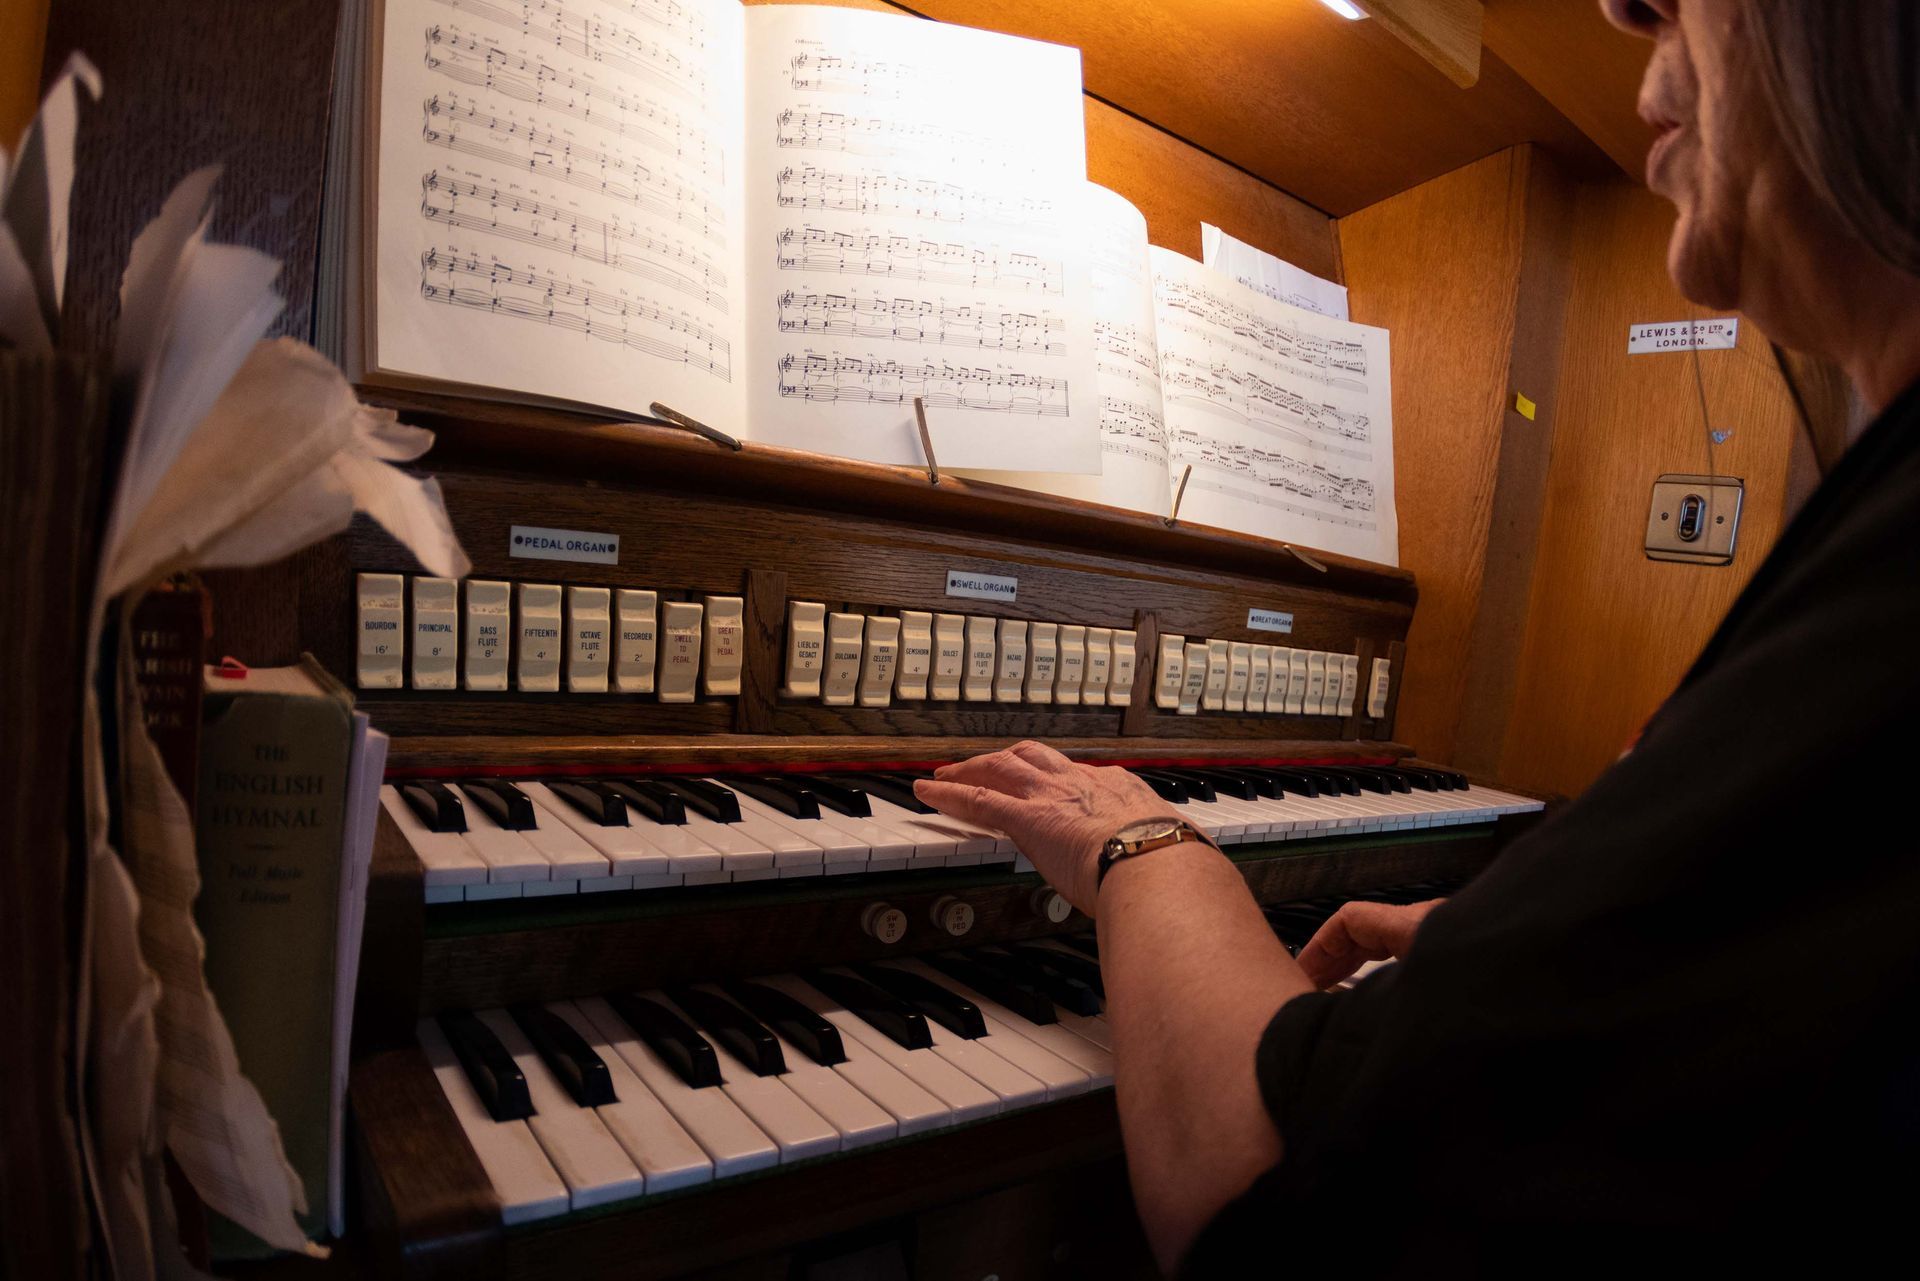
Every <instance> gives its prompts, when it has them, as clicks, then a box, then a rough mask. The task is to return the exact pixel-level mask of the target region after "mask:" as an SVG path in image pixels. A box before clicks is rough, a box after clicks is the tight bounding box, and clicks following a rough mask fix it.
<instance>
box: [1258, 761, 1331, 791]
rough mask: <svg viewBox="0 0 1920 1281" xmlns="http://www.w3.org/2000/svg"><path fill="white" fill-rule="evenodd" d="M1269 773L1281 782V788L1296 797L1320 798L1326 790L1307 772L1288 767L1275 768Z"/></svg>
mask: <svg viewBox="0 0 1920 1281" xmlns="http://www.w3.org/2000/svg"><path fill="white" fill-rule="evenodd" d="M1269 772H1270V773H1271V774H1272V775H1273V776H1274V778H1276V779H1278V780H1279V781H1280V784H1281V786H1283V787H1285V788H1286V789H1287V790H1288V791H1289V792H1292V793H1293V794H1294V795H1296V796H1318V795H1320V793H1322V792H1323V791H1325V790H1326V788H1325V787H1324V786H1323V785H1322V784H1321V782H1320V780H1319V779H1317V778H1314V777H1313V776H1312V775H1311V774H1308V773H1307V772H1306V771H1305V770H1300V769H1294V768H1292V767H1290V766H1287V767H1274V768H1272V769H1270V770H1269Z"/></svg>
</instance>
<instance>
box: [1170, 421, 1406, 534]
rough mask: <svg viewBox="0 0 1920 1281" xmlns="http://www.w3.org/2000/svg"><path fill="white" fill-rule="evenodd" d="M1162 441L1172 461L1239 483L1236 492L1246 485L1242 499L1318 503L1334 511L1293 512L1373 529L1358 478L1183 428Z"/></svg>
mask: <svg viewBox="0 0 1920 1281" xmlns="http://www.w3.org/2000/svg"><path fill="white" fill-rule="evenodd" d="M1167 437H1168V441H1167V443H1168V447H1169V452H1170V453H1171V455H1172V457H1173V459H1174V461H1175V462H1177V463H1187V462H1191V463H1193V464H1194V467H1195V468H1196V469H1199V468H1202V467H1205V468H1210V469H1212V470H1214V471H1215V472H1218V473H1221V474H1222V475H1223V476H1224V477H1226V478H1229V479H1230V480H1232V481H1237V482H1240V485H1238V486H1235V488H1236V489H1241V490H1244V489H1245V488H1246V486H1247V484H1248V483H1249V482H1250V483H1251V485H1252V486H1253V487H1254V488H1253V491H1252V492H1251V493H1242V494H1241V496H1243V497H1249V498H1252V499H1254V500H1255V501H1263V500H1264V501H1269V502H1271V501H1273V500H1275V499H1287V498H1293V499H1299V500H1302V501H1306V502H1313V503H1316V504H1323V505H1324V507H1326V508H1332V509H1334V510H1333V511H1331V512H1329V511H1326V510H1324V509H1319V508H1316V509H1309V508H1299V509H1298V510H1299V511H1300V512H1301V513H1302V514H1311V515H1313V516H1314V517H1315V518H1316V519H1320V520H1330V521H1333V522H1335V523H1340V524H1345V525H1348V526H1350V527H1353V528H1357V529H1370V528H1372V527H1373V522H1372V521H1370V520H1368V519H1367V517H1369V516H1371V515H1372V514H1373V511H1374V504H1375V494H1374V487H1373V482H1372V481H1370V480H1368V479H1366V478H1365V477H1363V476H1354V475H1349V474H1346V473H1343V472H1340V471H1336V470H1334V469H1333V468H1332V467H1330V466H1328V465H1327V464H1325V463H1323V462H1321V461H1319V460H1317V459H1316V460H1313V461H1308V460H1305V459H1301V458H1298V457H1296V456H1294V455H1292V454H1287V453H1283V452H1279V451H1273V450H1265V449H1261V448H1259V447H1258V446H1253V445H1246V444H1241V443H1238V442H1232V441H1222V440H1219V439H1217V438H1214V437H1209V436H1204V435H1202V434H1200V433H1198V432H1195V431H1192V430H1189V429H1186V428H1182V427H1173V428H1169V429H1168V432H1167ZM1196 483H1198V482H1197V481H1196ZM1343 513H1344V515H1343Z"/></svg>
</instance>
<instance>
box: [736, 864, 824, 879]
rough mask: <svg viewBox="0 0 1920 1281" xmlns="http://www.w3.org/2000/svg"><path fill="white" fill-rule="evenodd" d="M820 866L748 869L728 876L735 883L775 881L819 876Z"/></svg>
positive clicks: (804, 865)
mask: <svg viewBox="0 0 1920 1281" xmlns="http://www.w3.org/2000/svg"><path fill="white" fill-rule="evenodd" d="M818 875H820V865H819V864H817V863H814V864H803V865H800V866H797V867H747V868H742V869H741V870H740V871H738V872H728V873H727V876H728V877H729V878H730V879H732V880H735V881H773V880H778V879H779V878H781V877H783V876H818Z"/></svg>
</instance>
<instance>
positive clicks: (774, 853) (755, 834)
mask: <svg viewBox="0 0 1920 1281" xmlns="http://www.w3.org/2000/svg"><path fill="white" fill-rule="evenodd" d="M705 781H706V782H709V783H712V784H713V785H714V786H715V787H726V784H724V783H719V782H715V780H713V779H707V780H705ZM727 791H728V792H729V793H731V794H732V795H733V797H734V799H735V800H737V801H738V802H739V805H740V821H739V822H738V823H728V824H726V825H725V826H727V827H730V828H732V829H734V830H735V831H737V832H740V833H742V834H744V835H746V836H748V837H751V838H752V839H753V840H754V841H755V842H757V843H758V844H759V845H760V847H761V848H762V849H764V850H765V851H766V852H767V854H768V855H769V856H770V857H771V859H772V864H771V865H772V866H774V867H780V868H785V867H798V866H804V865H806V864H813V865H814V866H818V865H819V864H820V863H821V862H822V858H823V856H822V852H821V847H820V844H819V842H817V841H813V840H810V839H808V838H807V837H805V836H802V835H801V834H800V833H799V832H797V831H795V830H794V829H792V828H790V827H787V826H785V825H783V824H782V823H780V822H778V821H777V815H776V818H768V817H767V815H768V814H769V813H770V812H772V811H771V809H770V807H768V806H765V805H762V804H761V803H760V802H758V801H756V800H754V799H753V798H752V797H751V796H743V795H741V794H740V793H739V792H735V791H733V789H732V788H730V787H729V788H727ZM727 870H728V871H737V870H739V869H737V868H735V867H733V866H732V865H731V864H729V865H728V869H727Z"/></svg>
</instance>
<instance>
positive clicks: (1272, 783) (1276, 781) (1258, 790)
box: [1215, 765, 1287, 800]
mask: <svg viewBox="0 0 1920 1281" xmlns="http://www.w3.org/2000/svg"><path fill="white" fill-rule="evenodd" d="M1215 772H1216V773H1224V774H1231V775H1233V777H1235V778H1238V779H1242V780H1244V781H1245V782H1246V783H1247V785H1248V786H1249V787H1250V788H1252V789H1253V796H1264V797H1266V798H1267V799H1269V800H1277V799H1278V798H1279V797H1281V796H1284V795H1285V794H1286V790H1287V789H1286V786H1285V785H1284V784H1283V783H1282V782H1281V781H1280V777H1279V776H1278V775H1277V774H1274V773H1272V772H1271V771H1269V770H1263V769H1259V768H1257V767H1255V766H1251V765H1231V766H1221V767H1219V768H1218V769H1217V770H1216V771H1215ZM1247 799H1248V800H1252V799H1253V797H1252V796H1250V797H1248V798H1247Z"/></svg>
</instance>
